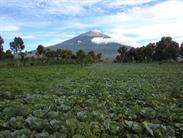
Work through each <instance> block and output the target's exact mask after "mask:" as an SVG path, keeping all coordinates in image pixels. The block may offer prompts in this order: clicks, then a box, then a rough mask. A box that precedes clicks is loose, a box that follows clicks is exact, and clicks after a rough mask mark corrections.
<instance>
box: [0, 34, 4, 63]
mask: <svg viewBox="0 0 183 138" xmlns="http://www.w3.org/2000/svg"><path fill="white" fill-rule="evenodd" d="M3 44H4V40H3V38H2V37H1V36H0V60H2V58H3Z"/></svg>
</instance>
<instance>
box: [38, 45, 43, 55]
mask: <svg viewBox="0 0 183 138" xmlns="http://www.w3.org/2000/svg"><path fill="white" fill-rule="evenodd" d="M44 53H45V48H44V46H43V45H38V47H37V52H36V54H37V55H38V56H40V55H42V54H44Z"/></svg>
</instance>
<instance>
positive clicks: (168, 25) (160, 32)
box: [0, 0, 183, 50]
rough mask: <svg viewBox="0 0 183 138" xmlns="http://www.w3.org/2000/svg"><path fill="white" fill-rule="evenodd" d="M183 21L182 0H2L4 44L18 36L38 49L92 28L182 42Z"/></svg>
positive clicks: (129, 40)
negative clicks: (170, 37) (170, 38)
mask: <svg viewBox="0 0 183 138" xmlns="http://www.w3.org/2000/svg"><path fill="white" fill-rule="evenodd" d="M182 25H183V0H21V1H20V0H0V35H1V36H2V37H3V38H4V40H5V44H4V46H5V49H8V48H9V42H10V41H12V40H13V38H14V37H15V36H20V37H22V38H23V39H24V42H25V45H26V50H33V49H35V48H36V47H37V46H38V44H43V45H44V46H50V45H53V44H57V43H60V42H62V41H64V40H67V39H70V38H72V37H74V36H76V35H79V34H80V33H83V32H86V31H90V30H96V31H100V32H103V33H105V34H107V35H109V36H111V37H112V41H115V42H119V43H123V44H128V45H132V46H135V47H137V46H141V45H146V44H147V43H149V42H156V41H158V40H160V38H161V37H162V36H172V37H173V39H174V40H176V41H177V42H179V43H181V42H182V41H183V27H182Z"/></svg>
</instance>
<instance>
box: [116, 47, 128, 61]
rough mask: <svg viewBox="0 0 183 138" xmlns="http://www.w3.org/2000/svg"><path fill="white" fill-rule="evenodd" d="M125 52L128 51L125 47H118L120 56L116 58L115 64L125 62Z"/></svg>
mask: <svg viewBox="0 0 183 138" xmlns="http://www.w3.org/2000/svg"><path fill="white" fill-rule="evenodd" d="M127 51H128V49H127V47H125V46H123V47H120V48H119V49H118V53H119V54H120V55H118V56H117V57H116V61H117V62H125V57H126V53H127Z"/></svg>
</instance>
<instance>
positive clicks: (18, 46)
mask: <svg viewBox="0 0 183 138" xmlns="http://www.w3.org/2000/svg"><path fill="white" fill-rule="evenodd" d="M24 48H25V45H24V41H23V39H22V38H21V37H15V38H14V40H13V42H10V49H11V50H12V51H13V52H14V53H15V54H17V53H19V52H21V51H22V50H24Z"/></svg>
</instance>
